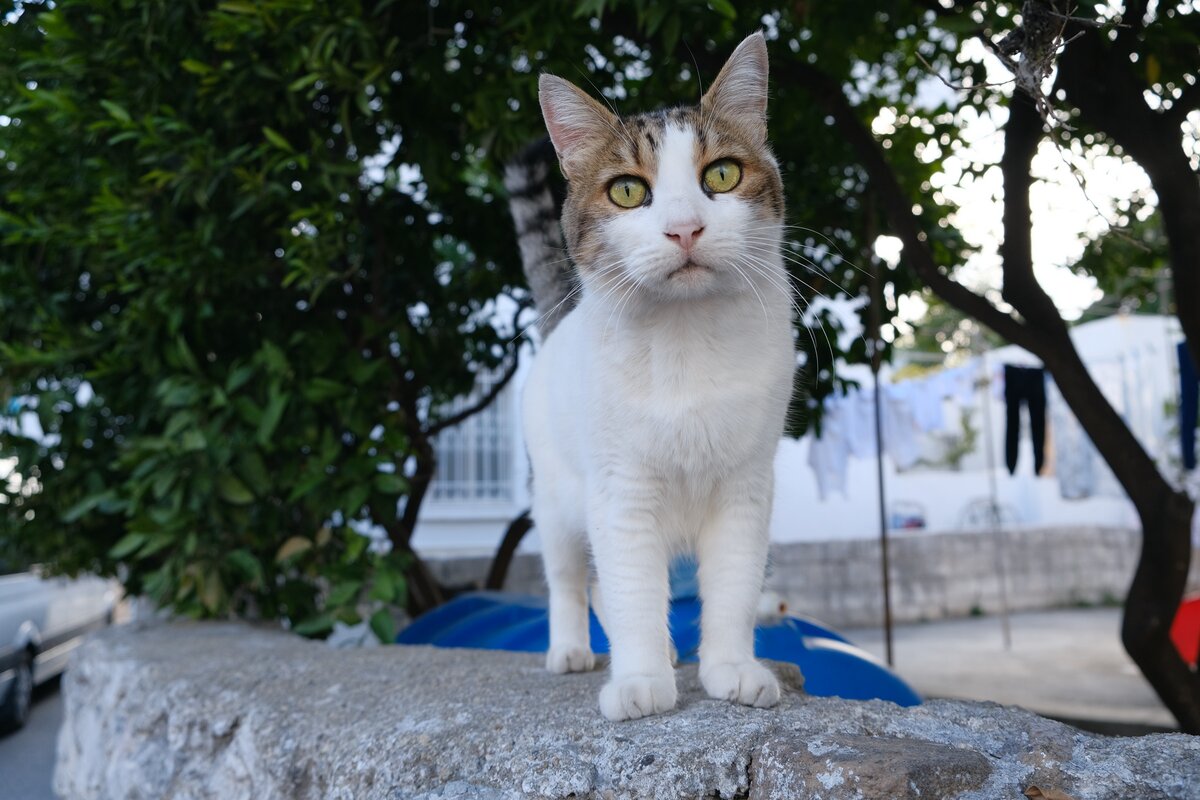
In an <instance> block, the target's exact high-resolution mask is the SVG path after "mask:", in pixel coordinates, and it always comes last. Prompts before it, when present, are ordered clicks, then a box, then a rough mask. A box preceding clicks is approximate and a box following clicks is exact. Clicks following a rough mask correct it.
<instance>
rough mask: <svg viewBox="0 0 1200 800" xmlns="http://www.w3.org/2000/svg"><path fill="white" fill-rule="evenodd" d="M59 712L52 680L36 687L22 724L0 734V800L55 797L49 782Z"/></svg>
mask: <svg viewBox="0 0 1200 800" xmlns="http://www.w3.org/2000/svg"><path fill="white" fill-rule="evenodd" d="M62 715H63V705H62V693H61V692H60V691H59V688H58V679H55V680H52V681H50V682H49V683H47V684H45V685H43V686H40V687H38V690H37V692H36V694H35V695H34V704H33V709H32V710H31V711H30V714H29V722H28V723H26V725H25V727H24V728H22V729H21V730H19V731H17V732H16V733H10V734H8V735H7V736H4V737H0V776H3V778H2V779H0V800H56V798H55V795H54V792H53V791H51V789H50V781H51V777H52V776H53V774H54V750H55V746H56V744H57V741H58V728H59V725H60V724H61V723H62Z"/></svg>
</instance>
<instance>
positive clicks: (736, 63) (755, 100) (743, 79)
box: [700, 31, 767, 142]
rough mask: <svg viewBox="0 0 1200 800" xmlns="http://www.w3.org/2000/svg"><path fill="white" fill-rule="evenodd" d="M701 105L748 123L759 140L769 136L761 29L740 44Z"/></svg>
mask: <svg viewBox="0 0 1200 800" xmlns="http://www.w3.org/2000/svg"><path fill="white" fill-rule="evenodd" d="M700 107H701V108H702V109H703V110H705V111H712V112H714V113H717V114H720V115H721V116H723V117H728V118H730V119H733V120H737V121H738V122H740V123H742V124H743V125H746V126H747V127H748V128H749V129H750V131H751V134H752V135H753V136H754V137H755V139H756V140H757V141H759V142H765V141H766V140H767V40H766V38H764V37H763V35H762V31H759V32H757V33H752V34H750V35H749V36H747V37H746V38H745V39H743V40H742V43H741V44H739V45H738V46H737V49H736V50H734V51H733V55H731V56H730V57H729V60H728V61H726V62H725V66H723V67H721V74H719V75H717V79H716V80H715V81H713V84H712V86H710V87H709V89H708V91H707V92H705V93H704V97H703V98H702V99H701V100H700Z"/></svg>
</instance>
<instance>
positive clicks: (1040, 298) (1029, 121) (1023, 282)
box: [1000, 90, 1067, 338]
mask: <svg viewBox="0 0 1200 800" xmlns="http://www.w3.org/2000/svg"><path fill="white" fill-rule="evenodd" d="M1042 130H1043V128H1042V115H1041V113H1040V112H1039V111H1038V108H1037V104H1036V100H1035V99H1034V98H1031V97H1029V96H1028V95H1027V94H1025V93H1024V92H1022V91H1020V90H1017V91H1015V92H1013V96H1012V100H1011V101H1010V102H1009V104H1008V123H1007V124H1006V125H1005V126H1004V155H1003V156H1002V157H1001V159H1000V171H1001V173H1002V174H1003V176H1004V177H1003V180H1004V221H1003V224H1004V240H1003V242H1001V244H1000V257H1001V262H1002V263H1003V269H1004V299H1005V300H1007V301H1008V302H1009V303H1011V304H1012V306H1013V308H1015V309H1017V311H1018V312H1020V314H1021V316H1022V317H1023V318H1024V320H1025V324H1026V325H1029V326H1032V327H1035V328H1038V329H1039V330H1040V332H1042V333H1044V334H1053V335H1055V336H1058V337H1064V338H1065V337H1066V336H1067V325H1066V323H1065V322H1063V319H1062V315H1061V314H1059V312H1058V308H1057V307H1056V306H1055V305H1054V301H1053V300H1051V299H1050V296H1049V295H1048V294H1046V292H1045V290H1044V289H1043V288H1042V285H1041V284H1040V283H1038V280H1037V277H1036V276H1035V275H1034V274H1033V245H1032V241H1031V238H1030V229H1031V222H1032V220H1031V219H1030V210H1029V187H1030V186H1031V185H1032V184H1033V174H1032V173H1031V171H1030V164H1031V162H1032V161H1033V155H1034V153H1036V152H1037V148H1038V144H1039V143H1040V142H1041V140H1042Z"/></svg>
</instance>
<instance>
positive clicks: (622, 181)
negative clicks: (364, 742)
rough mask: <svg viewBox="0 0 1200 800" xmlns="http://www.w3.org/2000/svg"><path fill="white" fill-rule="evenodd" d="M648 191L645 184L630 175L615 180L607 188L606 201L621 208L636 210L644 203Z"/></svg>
mask: <svg viewBox="0 0 1200 800" xmlns="http://www.w3.org/2000/svg"><path fill="white" fill-rule="evenodd" d="M649 192H650V190H649V188H648V187H647V186H646V182H645V181H644V180H642V179H641V178H635V177H633V176H632V175H624V176H622V177H620V178H617V179H616V180H615V181H613V182H612V184H611V185H610V186H609V187H608V199H609V200H612V201H613V202H614V203H616V204H617V205H619V206H620V207H621V208H637V207H638V206H640V205H642V204H643V203H645V202H646V196H647V195H648V194H649Z"/></svg>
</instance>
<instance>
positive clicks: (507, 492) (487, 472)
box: [430, 372, 514, 505]
mask: <svg viewBox="0 0 1200 800" xmlns="http://www.w3.org/2000/svg"><path fill="white" fill-rule="evenodd" d="M499 379H500V373H499V372H496V373H492V374H489V375H486V376H483V377H482V378H481V379H480V380H479V382H478V384H477V385H476V387H475V391H474V392H472V393H471V394H470V395H468V396H466V397H461V398H459V399H457V400H455V401H454V402H453V403H452V404H451V405H450V408H449V409H448V413H451V414H453V413H455V412H456V411H459V410H461V409H463V408H465V407H467V406H468V405H470V404H471V403H473V402H476V401H477V400H478V399H479V397H481V396H482V395H484V394H485V393H486V392H487V391H488V390H489V389H491V388H492V387H493V386H494V385H495V383H496V381H498V380H499ZM513 394H514V392H513V386H512V384H510V385H509V386H507V387H505V389H504V391H502V392H500V394H499V395H498V396H497V397H496V399H495V400H493V401H492V403H491V405H489V406H488V407H487V408H485V409H484V410H483V411H480V412H479V413H478V414H475V415H473V416H471V417H468V418H467V419H466V420H465V421H463V422H461V423H460V424H458V425H456V426H455V427H453V428H450V429H448V430H445V431H442V432H441V433H440V434H439V435H438V437H437V441H436V442H435V443H434V447H435V448H436V450H437V455H438V466H437V473H436V474H435V475H434V479H433V484H432V485H431V486H430V500H431V501H432V502H434V503H445V504H447V505H449V504H458V503H479V504H493V503H510V502H512V501H513V496H514V495H513V480H514V475H513V438H514V430H513V403H514V399H513Z"/></svg>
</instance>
